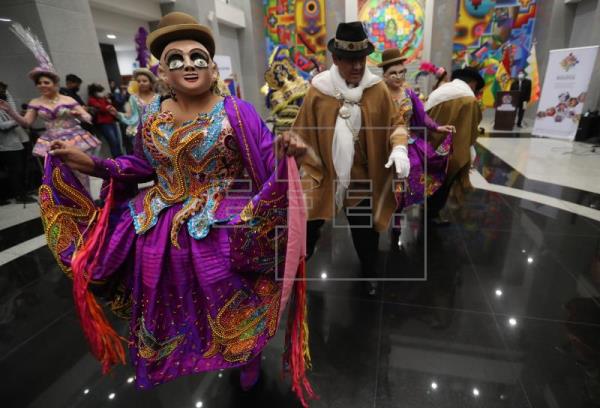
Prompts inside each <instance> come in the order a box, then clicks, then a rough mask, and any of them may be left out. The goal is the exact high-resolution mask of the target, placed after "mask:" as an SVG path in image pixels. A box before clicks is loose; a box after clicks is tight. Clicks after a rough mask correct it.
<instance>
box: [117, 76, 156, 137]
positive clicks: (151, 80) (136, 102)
mask: <svg viewBox="0 0 600 408" xmlns="http://www.w3.org/2000/svg"><path fill="white" fill-rule="evenodd" d="M133 79H134V80H135V82H136V83H137V93H135V94H131V96H130V97H129V102H128V104H127V105H125V113H122V112H117V109H116V108H114V107H110V108H109V110H110V112H111V114H112V115H113V116H116V118H117V119H118V120H119V122H121V123H123V124H124V125H126V126H127V130H126V132H125V135H126V137H127V138H128V139H129V141H130V144H131V146H135V141H134V139H135V136H136V135H137V133H138V129H139V127H140V126H141V124H142V123H143V121H144V116H145V113H146V107H148V106H150V105H151V104H152V103H155V101H156V100H157V99H158V98H160V95H158V94H157V93H156V92H154V85H155V83H156V77H155V76H154V74H153V73H152V71H150V70H149V69H147V68H138V69H136V70H135V71H133Z"/></svg>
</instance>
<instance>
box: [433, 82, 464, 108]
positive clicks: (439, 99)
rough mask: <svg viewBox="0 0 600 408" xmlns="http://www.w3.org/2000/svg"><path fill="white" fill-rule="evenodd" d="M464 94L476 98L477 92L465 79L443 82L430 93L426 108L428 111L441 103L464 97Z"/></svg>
mask: <svg viewBox="0 0 600 408" xmlns="http://www.w3.org/2000/svg"><path fill="white" fill-rule="evenodd" d="M464 96H472V97H473V98H474V97H475V94H474V93H473V90H472V89H471V87H470V86H469V85H468V84H467V83H466V82H465V81H463V80H460V79H455V80H454V81H452V82H447V83H445V84H443V85H442V86H440V87H439V88H438V89H436V90H435V91H433V92H432V93H430V94H429V98H427V102H425V110H426V111H428V110H429V109H431V108H433V107H434V106H436V105H439V104H440V103H443V102H447V101H451V100H452V99H458V98H462V97H464Z"/></svg>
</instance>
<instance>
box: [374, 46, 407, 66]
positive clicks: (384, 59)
mask: <svg viewBox="0 0 600 408" xmlns="http://www.w3.org/2000/svg"><path fill="white" fill-rule="evenodd" d="M404 61H406V58H405V57H403V56H402V54H401V53H400V50H399V49H398V48H388V49H387V50H383V53H382V54H381V63H379V64H377V66H378V67H381V68H384V67H386V66H388V65H394V64H403V63H404Z"/></svg>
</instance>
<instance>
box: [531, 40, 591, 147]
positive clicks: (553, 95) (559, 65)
mask: <svg viewBox="0 0 600 408" xmlns="http://www.w3.org/2000/svg"><path fill="white" fill-rule="evenodd" d="M597 54H598V46H597V45H596V46H593V47H581V48H566V49H562V50H552V51H550V57H549V58H548V67H547V68H546V75H545V76H544V82H543V87H542V96H541V97H540V102H539V104H538V111H537V113H536V118H535V124H534V125H533V132H532V133H533V134H534V135H536V136H547V137H555V138H558V139H567V140H573V139H575V134H576V133H577V126H578V125H579V119H580V118H581V111H582V110H583V104H584V102H585V97H586V94H587V90H588V86H589V84H590V79H591V77H592V72H593V70H594V64H595V63H596V55H597Z"/></svg>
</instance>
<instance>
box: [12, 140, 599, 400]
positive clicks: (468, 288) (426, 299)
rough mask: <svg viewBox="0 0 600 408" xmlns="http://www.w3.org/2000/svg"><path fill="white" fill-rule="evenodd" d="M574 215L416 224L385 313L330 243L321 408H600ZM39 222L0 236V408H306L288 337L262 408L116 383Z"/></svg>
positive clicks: (507, 212) (127, 375) (318, 352)
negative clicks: (292, 372) (298, 396)
mask: <svg viewBox="0 0 600 408" xmlns="http://www.w3.org/2000/svg"><path fill="white" fill-rule="evenodd" d="M492 151H493V149H492ZM481 152H482V155H483V154H484V151H483V150H482V151H481ZM483 159H484V158H483V157H482V160H483ZM484 165H485V166H487V167H494V166H496V167H495V168H494V170H495V171H496V172H498V173H499V172H501V171H505V170H506V167H505V166H503V165H502V163H501V161H500V160H499V161H496V162H495V161H494V160H488V161H485V160H484ZM503 169H504V170H503ZM479 171H483V168H482V167H481V166H480V167H479ZM484 176H485V175H484ZM496 176H497V177H500V176H499V175H498V174H496ZM509 177H513V176H511V175H505V177H504V179H508V178H509ZM488 181H489V182H490V183H491V182H493V181H494V180H492V179H491V178H490V179H489V180H488ZM518 187H519V188H520V189H525V188H526V186H522V185H519V186H518ZM553 188H559V189H560V188H561V187H560V186H555V187H553ZM549 194H550V193H549ZM567 209H568V208H567V207H561V208H557V207H556V206H551V205H547V204H544V203H542V202H532V201H529V200H527V199H524V198H521V197H517V196H514V195H505V194H500V193H498V192H496V191H489V190H486V189H478V190H476V191H474V192H473V193H472V194H471V195H470V196H469V198H468V201H467V203H466V205H465V206H464V207H463V208H460V209H456V208H454V209H451V210H450V211H449V213H448V216H449V218H450V219H451V221H452V222H451V224H450V225H448V226H444V227H428V228H427V229H426V230H425V229H424V228H423V227H422V226H421V222H420V218H419V217H420V213H419V211H418V210H417V209H413V210H412V211H409V213H408V216H407V219H406V224H405V226H404V228H403V231H402V237H401V240H402V249H397V247H396V246H395V245H393V244H392V242H393V240H391V239H390V238H389V237H388V236H387V234H386V236H382V238H381V242H380V258H379V260H378V262H374V263H373V267H374V268H376V269H377V270H378V273H379V274H380V276H381V277H382V278H385V279H386V281H384V282H381V284H380V291H379V293H378V294H377V296H374V297H370V296H368V295H367V294H366V293H365V292H364V288H363V284H362V283H361V282H353V281H348V280H339V279H347V278H352V277H356V278H359V277H360V275H359V274H360V268H359V266H358V260H357V258H356V255H355V254H354V250H353V247H352V243H351V240H350V235H349V232H348V230H347V229H345V228H328V229H326V230H325V231H324V233H323V235H322V238H321V241H320V242H319V247H318V249H317V252H316V253H315V256H314V257H313V258H312V259H311V261H310V263H309V277H311V278H315V280H313V281H311V282H309V285H308V286H309V298H308V301H309V326H310V334H311V342H310V345H311V353H312V359H313V366H314V367H313V371H312V373H311V380H312V382H313V384H314V387H315V389H316V391H317V393H318V394H319V395H320V400H318V401H316V402H314V403H313V404H311V406H312V407H352V408H354V407H357V408H366V407H368V408H371V407H377V408H387V407H390V408H391V407H394V408H396V407H398V408H412V407H414V408H426V407H448V408H460V407H491V408H495V407H507V408H520V407H535V408H542V407H548V408H556V407H561V408H563V407H564V408H580V407H581V408H584V407H585V408H587V407H597V406H600V365H599V364H600V295H599V293H598V290H599V289H600V223H599V222H597V221H595V220H594V219H592V218H589V217H585V216H582V215H580V214H577V213H576V212H572V211H567ZM2 211H3V209H2V208H0V215H2V219H3V222H4V213H3V212H2ZM6 211H8V210H6ZM16 211H17V210H16V209H15V208H12V207H11V208H10V214H11V216H13V214H16ZM23 211H24V214H25V215H24V218H23V221H22V222H20V223H19V222H11V223H8V222H7V224H6V225H8V226H6V227H2V229H1V230H0V251H2V252H0V255H1V254H4V253H5V252H6V251H13V252H11V254H13V256H12V258H7V259H10V260H9V261H8V262H6V263H4V264H2V265H1V266H0V372H1V373H2V381H0V407H3V408H4V407H6V408H9V407H10V408H12V407H19V408H20V407H45V408H47V407H85V408H95V407H98V408H99V407H128V408H129V407H147V408H154V407H156V408H158V407H160V408H163V407H164V408H167V407H168V408H179V407H181V408H187V407H189V408H193V407H205V408H213V407H217V408H241V407H269V408H271V407H272V408H283V407H299V404H298V403H297V402H296V400H295V398H294V396H293V395H292V394H291V393H290V392H289V390H288V389H289V386H288V383H287V382H286V381H285V380H283V379H282V378H281V376H280V366H281V364H280V355H281V351H282V334H281V332H280V334H278V336H277V337H276V338H275V339H274V340H273V341H272V342H271V343H270V345H269V346H268V347H267V349H266V351H265V353H264V355H263V357H264V360H263V375H262V379H261V381H260V382H259V384H258V385H257V387H256V388H255V389H254V390H252V391H251V392H248V393H244V392H242V391H240V389H239V386H238V385H237V380H238V379H237V373H236V372H235V371H224V372H218V373H209V374H206V375H197V376H191V377H186V378H180V379H178V380H176V381H174V382H172V383H169V384H166V385H163V386H161V387H159V388H157V389H155V390H152V391H144V392H140V391H135V390H134V387H133V384H132V383H131V381H132V376H133V372H132V370H131V368H129V367H120V368H118V369H116V370H114V371H113V372H112V373H111V374H109V375H107V376H102V375H101V374H100V368H99V365H98V364H97V363H96V362H95V360H94V359H93V358H92V357H91V355H90V354H89V353H88V352H87V347H86V345H85V343H84V340H83V337H82V334H81V332H80V330H79V325H78V322H77V318H76V316H75V315H74V312H73V306H72V299H71V291H70V282H69V281H68V280H67V279H66V278H64V276H63V275H62V273H61V272H60V270H59V269H58V267H57V266H56V264H55V263H54V260H53V257H52V255H51V254H50V252H49V251H48V249H47V248H46V247H44V246H42V247H39V246H38V245H37V243H36V241H35V238H36V237H38V236H39V235H40V234H42V226H41V222H40V221H39V219H37V218H33V219H32V218H31V215H30V213H31V210H30V209H25V210H23ZM7 214H8V213H7ZM20 243H25V244H21V247H20V249H19V251H20V252H15V249H14V248H15V246H18V245H19V244H20ZM425 244H426V245H425ZM31 245H33V246H31ZM425 249H426V253H425ZM324 274H326V275H324ZM324 276H326V278H323V277H324ZM425 277H426V279H424V278H425ZM117 324H118V327H120V328H121V330H123V329H125V327H124V325H123V323H120V322H117Z"/></svg>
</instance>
